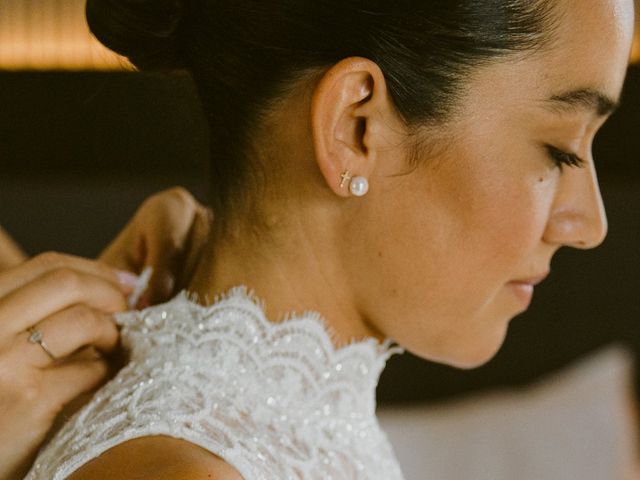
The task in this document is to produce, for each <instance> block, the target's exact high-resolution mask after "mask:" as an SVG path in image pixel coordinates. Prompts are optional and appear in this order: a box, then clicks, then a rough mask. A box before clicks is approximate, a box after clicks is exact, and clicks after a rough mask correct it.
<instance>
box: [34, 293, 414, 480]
mask: <svg viewBox="0 0 640 480" xmlns="http://www.w3.org/2000/svg"><path fill="white" fill-rule="evenodd" d="M117 323H118V324H119V325H121V326H122V330H121V336H122V342H123V346H124V347H125V348H126V349H127V350H128V351H129V354H130V362H129V364H128V365H127V366H126V367H125V368H123V369H122V370H121V371H120V372H119V373H118V374H117V376H116V377H114V378H113V379H112V380H111V381H110V382H109V383H107V384H106V385H105V386H104V387H102V388H101V389H100V390H99V391H98V392H97V393H96V395H95V396H94V397H93V399H92V400H91V402H89V403H88V404H87V405H86V406H85V407H83V408H82V409H81V410H80V411H79V412H77V413H76V414H75V415H74V416H73V417H72V418H71V419H70V420H69V421H68V422H67V423H66V424H65V425H64V427H63V428H62V429H61V430H60V431H59V432H58V433H57V434H56V435H55V436H54V437H53V438H52V440H51V441H50V442H49V444H48V445H46V446H45V447H44V448H43V449H42V450H41V451H40V453H39V455H38V458H37V459H36V462H35V464H34V466H33V468H32V470H31V471H30V472H29V474H28V475H27V477H26V480H44V479H46V480H62V479H64V478H66V477H67V476H68V475H70V474H71V473H72V472H74V471H75V470H77V469H78V468H79V467H81V466H82V465H83V464H85V463H87V462H89V461H90V460H92V459H94V458H96V457H97V456H98V455H100V454H101V453H103V452H104V451H106V450H108V449H109V448H111V447H113V446H115V445H118V444H120V443H123V442H125V441H127V440H131V439H134V438H138V437H143V436H149V435H168V436H171V437H175V438H181V439H184V440H187V441H189V442H191V443H194V444H197V445H199V446H201V447H203V448H205V449H207V450H209V451H210V452H212V453H214V454H216V455H218V456H219V457H221V458H223V459H224V460H225V461H227V462H228V463H229V464H230V465H232V466H233V467H235V468H236V469H237V470H238V472H239V473H240V474H241V475H242V476H243V478H244V479H245V480H263V479H264V480H267V479H269V480H284V479H292V480H293V479H323V480H326V479H333V480H339V479H345V480H346V479H350V480H353V479H385V480H396V479H397V480H400V479H402V473H401V471H400V468H399V466H398V463H397V460H396V458H395V455H394V453H393V450H392V447H391V446H390V444H389V442H388V441H387V438H386V435H385V434H384V432H383V431H382V430H381V428H380V426H379V424H378V421H377V418H376V416H375V407H376V401H375V389H376V386H377V382H378V378H379V376H380V373H381V372H382V369H383V368H384V365H385V363H386V360H387V359H388V358H389V356H391V355H392V354H393V353H395V352H396V351H398V350H399V349H396V348H393V347H391V343H390V342H389V341H385V342H384V343H383V344H380V343H379V342H378V341H377V340H375V339H373V338H370V339H366V340H363V341H360V342H354V343H351V344H350V345H347V346H345V347H342V348H340V349H336V348H335V347H334V346H333V343H332V342H331V337H330V333H329V332H330V331H329V330H328V326H327V325H326V324H325V323H324V320H323V319H322V317H321V316H320V314H318V313H316V312H311V311H308V312H304V313H303V314H302V315H299V316H292V315H290V316H289V317H288V318H287V319H286V320H285V321H283V322H281V323H272V322H270V321H269V320H267V318H266V316H265V313H264V307H263V303H262V302H261V301H260V300H258V299H256V298H254V296H253V295H252V293H251V292H248V291H247V289H246V287H244V286H239V287H235V288H233V289H231V290H230V291H229V292H228V293H227V294H225V295H224V296H223V297H221V298H219V299H217V300H216V301H215V302H214V303H213V304H212V305H211V306H207V307H203V306H200V305H199V304H197V303H196V302H193V301H191V300H190V299H189V298H188V296H187V295H186V294H184V293H183V294H180V295H178V296H177V297H176V298H174V299H173V300H171V301H170V302H168V303H166V304H164V305H159V306H156V307H151V308H148V309H146V310H143V311H141V312H130V313H126V314H121V315H119V316H118V317H117Z"/></svg>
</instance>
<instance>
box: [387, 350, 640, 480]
mask: <svg viewBox="0 0 640 480" xmlns="http://www.w3.org/2000/svg"><path fill="white" fill-rule="evenodd" d="M632 372H633V356H632V355H631V354H630V353H629V352H627V351H626V350H625V349H624V348H622V347H611V348H610V349H606V350H603V351H601V352H598V353H596V354H593V355H592V356H591V357H588V358H587V359H585V360H583V361H581V362H579V363H577V364H575V365H573V366H571V367H569V368H567V369H565V370H564V371H562V372H560V373H557V374H556V375H554V376H552V377H551V378H548V379H546V380H544V381H542V382H540V383H538V384H535V385H531V386H529V387H527V388H524V389H522V390H507V391H504V392H496V393H493V394H486V395H479V396H474V397H471V398H468V399H466V400H459V401H456V402H452V403H445V404H440V405H433V406H428V405H424V406H413V407H404V408H403V407H401V406H397V407H388V408H382V409H380V411H379V412H378V414H379V417H380V422H381V424H382V427H383V428H384V429H385V430H386V432H387V434H388V436H389V440H390V441H391V443H392V444H393V446H394V448H395V450H396V454H397V455H398V460H399V461H400V465H401V466H402V468H403V471H404V473H405V476H406V479H407V480H429V479H434V480H436V479H437V480H470V479H472V480H515V479H517V480H578V479H579V480H629V479H634V480H637V479H639V478H640V475H639V474H638V470H637V467H638V464H637V457H636V452H637V443H636V429H635V418H634V415H635V412H634V411H633V410H632V407H633V403H632V398H633V397H632V386H631V385H632V378H633V374H632ZM419 381H420V379H419V378H416V382H419Z"/></svg>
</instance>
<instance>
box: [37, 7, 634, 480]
mask: <svg viewBox="0 0 640 480" xmlns="http://www.w3.org/2000/svg"><path fill="white" fill-rule="evenodd" d="M87 15H88V20H89V24H90V26H91V28H92V30H93V32H94V33H95V34H96V36H97V37H98V38H99V39H100V40H101V41H103V42H104V43H105V44H106V45H107V46H109V47H111V48H113V49H114V50H116V51H118V52H120V53H122V54H124V55H126V56H127V57H129V58H130V59H131V61H132V62H133V63H134V64H135V65H136V66H138V67H139V68H141V69H150V70H174V69H186V70H187V71H189V72H190V73H191V75H192V76H193V78H194V80H195V83H196V85H197V87H198V90H199V93H200V96H201V99H202V103H203V108H204V111H205V114H206V116H207V119H208V121H209V124H210V127H211V139H212V141H211V144H212V145H213V148H212V152H211V154H212V160H211V161H212V178H211V181H212V184H213V188H212V191H213V192H215V194H214V196H213V198H212V200H211V203H212V206H213V208H214V211H215V213H216V216H215V226H214V228H213V232H214V233H213V234H212V236H211V238H210V241H209V246H208V250H207V252H208V254H207V255H204V257H203V258H202V259H201V262H200V264H199V266H198V268H197V271H196V273H195V275H194V277H193V279H192V282H191V285H190V288H189V292H190V293H189V294H187V293H184V294H182V295H179V296H178V297H176V298H174V299H173V300H172V301H170V302H169V303H167V304H164V305H160V306H157V307H151V308H149V309H146V310H144V311H142V312H132V313H129V314H124V315H121V316H119V317H118V324H119V325H120V326H121V327H122V332H121V334H122V338H123V342H124V345H125V347H127V348H128V349H129V351H130V361H129V363H128V365H127V366H126V367H125V368H124V369H123V370H122V371H121V372H120V373H119V374H118V375H117V376H116V377H115V378H114V379H113V380H112V381H111V382H110V383H109V384H107V385H106V386H105V387H104V388H103V389H102V390H100V391H99V392H98V393H97V394H96V395H95V397H94V398H93V399H92V400H91V401H90V403H88V404H87V405H86V406H85V407H84V408H83V409H82V410H81V411H80V412H78V413H77V414H76V415H75V416H74V417H73V418H71V419H70V420H69V422H68V423H67V424H66V425H65V427H64V428H63V429H62V430H61V431H60V432H59V433H58V434H57V435H56V436H55V437H54V438H53V439H52V440H51V442H50V443H49V444H48V445H47V446H46V447H45V448H43V450H42V451H41V452H40V455H39V457H38V459H37V460H36V464H35V465H34V467H33V469H32V470H31V472H30V473H29V475H28V477H27V478H28V479H29V480H35V479H56V480H58V479H63V478H70V479H73V480H82V479H92V480H95V479H103V478H120V479H128V478H131V479H133V478H136V479H151V478H153V479H158V478H162V479H186V478H215V479H218V480H222V479H239V478H244V479H245V480H254V479H300V478H306V479H316V478H317V479H329V478H333V479H355V478H362V479H365V478H366V479H373V478H380V479H400V478H402V473H401V470H400V467H399V465H398V463H397V461H396V459H395V456H394V454H393V451H392V448H391V447H390V445H389V443H388V441H387V439H386V437H385V434H384V432H383V431H382V430H381V429H380V427H379V425H378V422H377V420H376V417H375V388H376V384H377V381H378V376H379V374H380V372H381V370H382V369H383V367H384V364H385V361H386V359H387V358H388V357H389V355H391V354H393V353H394V352H396V351H398V348H396V347H393V346H392V342H391V340H390V339H393V341H394V342H397V343H398V344H399V345H401V346H402V347H404V348H406V349H407V350H409V351H411V352H413V353H414V354H416V355H419V356H421V357H423V358H425V359H429V360H434V361H438V362H442V363H446V364H449V365H454V366H457V367H461V368H472V367H475V366H478V365H481V364H483V363H484V362H486V361H488V360H489V359H490V358H491V357H492V356H493V355H494V354H495V353H496V351H497V350H498V349H499V347H500V345H501V344H502V342H503V340H504V337H505V334H506V331H507V328H508V325H509V321H510V320H511V319H512V318H513V317H515V316H516V315H518V314H520V313H522V312H523V311H525V310H526V309H527V307H528V306H529V304H530V302H531V300H532V295H533V291H534V287H535V285H536V284H538V283H540V282H541V281H543V280H544V278H545V277H546V276H547V275H548V274H549V271H550V263H551V259H552V257H553V255H554V254H555V252H556V251H557V250H558V249H560V248H561V247H563V246H569V247H574V248H580V249H587V248H593V247H595V246H597V245H599V244H600V243H601V242H602V241H603V239H604V237H605V235H606V231H607V222H606V218H605V213H604V208H603V205H602V199H601V197H600V193H599V189H598V183H597V179H596V173H595V167H594V161H593V158H592V155H591V144H592V141H593V138H594V136H595V134H596V132H597V130H598V129H599V128H600V127H601V126H602V124H603V123H604V121H605V120H606V118H607V116H608V115H610V114H611V113H612V111H613V110H614V109H615V107H616V105H617V103H618V101H619V98H620V92H621V89H622V85H623V81H624V76H625V72H626V67H627V61H628V57H629V51H630V46H631V38H632V33H633V17H634V11H633V1H632V0H607V1H602V0H557V1H549V0H535V1H531V0H526V1H525V0H513V1H510V2H504V1H502V0H454V1H451V0H447V1H429V2H425V1H410V0H401V1H388V0H385V1H381V0H380V1H378V0H367V1H359V0H341V1H332V0H314V1H307V0H294V1H290V0H289V1H279V0H274V1H268V2H267V1H264V0H248V1H244V2H232V1H213V0H193V1H186V0H182V1H178V0H163V1H160V0H138V1H132V0H89V2H88V6H87ZM203 304H204V305H203ZM296 312H297V313H296ZM416 381H419V380H418V379H417V380H416Z"/></svg>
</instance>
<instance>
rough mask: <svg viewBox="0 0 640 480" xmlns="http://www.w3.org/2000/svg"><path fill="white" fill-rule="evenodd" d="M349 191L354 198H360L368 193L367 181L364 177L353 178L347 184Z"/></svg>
mask: <svg viewBox="0 0 640 480" xmlns="http://www.w3.org/2000/svg"><path fill="white" fill-rule="evenodd" d="M349 190H350V191H351V193H353V194H354V195H355V196H356V197H362V196H363V195H366V194H367V192H368V191H369V181H368V180H367V179H366V178H364V177H355V178H353V179H352V180H351V183H350V184H349Z"/></svg>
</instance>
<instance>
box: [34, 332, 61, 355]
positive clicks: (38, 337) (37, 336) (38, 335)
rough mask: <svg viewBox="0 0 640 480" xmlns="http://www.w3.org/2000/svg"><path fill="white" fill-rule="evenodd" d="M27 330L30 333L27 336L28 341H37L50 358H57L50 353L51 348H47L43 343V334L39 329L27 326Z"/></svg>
mask: <svg viewBox="0 0 640 480" xmlns="http://www.w3.org/2000/svg"><path fill="white" fill-rule="evenodd" d="M27 330H28V331H29V333H30V334H31V335H30V336H29V342H31V343H37V344H38V345H40V346H41V347H42V350H44V351H45V353H46V354H47V355H49V358H51V360H57V359H58V358H57V357H56V356H55V355H54V354H53V353H51V350H49V348H47V344H46V343H44V340H43V339H42V337H43V335H42V332H41V331H40V330H36V328H35V327H29V328H28V329H27Z"/></svg>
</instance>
